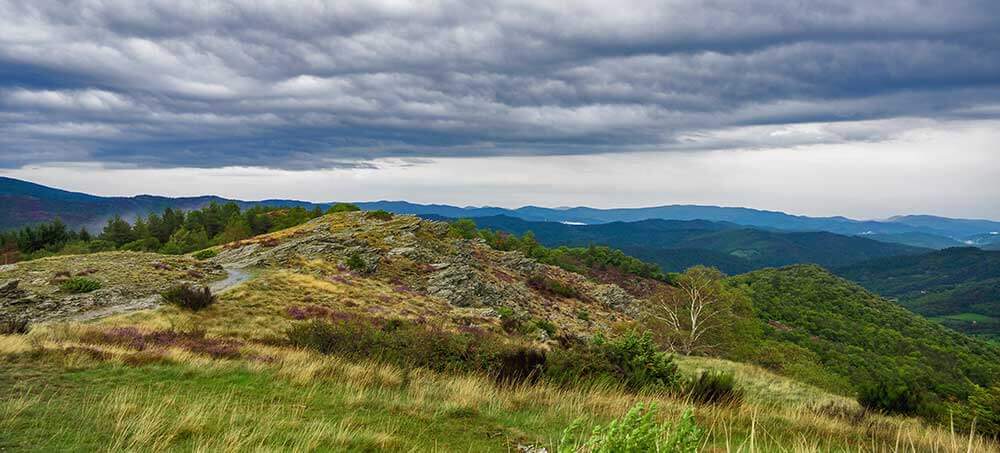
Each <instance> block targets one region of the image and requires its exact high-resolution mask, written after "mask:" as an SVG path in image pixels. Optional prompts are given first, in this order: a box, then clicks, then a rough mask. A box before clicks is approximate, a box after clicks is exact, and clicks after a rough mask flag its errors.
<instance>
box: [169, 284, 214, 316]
mask: <svg viewBox="0 0 1000 453" xmlns="http://www.w3.org/2000/svg"><path fill="white" fill-rule="evenodd" d="M162 296H163V299H165V300H166V301H167V302H169V303H171V304H174V305H176V306H178V307H181V308H184V309H188V310H191V311H198V310H201V309H203V308H206V307H208V306H210V305H212V304H214V303H215V300H216V298H215V295H214V294H212V291H211V290H210V289H208V288H207V287H201V288H194V287H192V286H190V285H177V286H174V287H172V288H170V289H168V290H167V291H165V292H164V293H163V294H162Z"/></svg>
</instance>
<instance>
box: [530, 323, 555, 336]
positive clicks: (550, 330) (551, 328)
mask: <svg viewBox="0 0 1000 453" xmlns="http://www.w3.org/2000/svg"><path fill="white" fill-rule="evenodd" d="M535 327H537V328H538V329H539V330H541V331H543V332H545V335H548V337H549V338H555V336H556V325H555V324H553V323H552V321H549V320H547V319H536V320H535Z"/></svg>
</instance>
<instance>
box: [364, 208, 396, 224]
mask: <svg viewBox="0 0 1000 453" xmlns="http://www.w3.org/2000/svg"><path fill="white" fill-rule="evenodd" d="M365 217H367V218H369V219H375V220H381V221H383V222H384V221H387V220H392V213H391V212H389V211H386V210H384V209H379V210H377V211H368V212H366V213H365Z"/></svg>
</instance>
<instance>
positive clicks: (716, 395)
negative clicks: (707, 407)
mask: <svg viewBox="0 0 1000 453" xmlns="http://www.w3.org/2000/svg"><path fill="white" fill-rule="evenodd" d="M684 393H685V394H687V395H688V397H689V398H691V400H693V401H697V402H699V403H704V404H722V405H738V404H740V403H741V402H742V401H743V392H742V391H740V390H739V389H738V388H736V378H735V376H734V375H733V373H731V372H724V371H703V372H702V373H700V374H699V375H698V377H695V378H692V379H691V380H689V381H688V382H687V383H686V384H685V388H684Z"/></svg>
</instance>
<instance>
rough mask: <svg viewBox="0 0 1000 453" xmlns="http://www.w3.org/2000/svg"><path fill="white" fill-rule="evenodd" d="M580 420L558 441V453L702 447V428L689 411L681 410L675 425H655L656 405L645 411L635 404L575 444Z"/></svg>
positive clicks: (680, 451)
mask: <svg viewBox="0 0 1000 453" xmlns="http://www.w3.org/2000/svg"><path fill="white" fill-rule="evenodd" d="M581 426H582V420H579V419H578V420H577V421H575V422H573V424H571V425H570V426H569V427H568V428H566V430H565V431H563V435H562V438H561V439H560V441H559V450H558V451H559V452H560V453H570V452H590V453H640V452H641V453H645V452H674V453H694V452H697V451H698V447H699V446H700V445H701V439H702V435H703V431H702V429H701V428H700V427H699V426H698V424H697V423H695V420H694V415H693V414H692V413H691V409H688V410H686V411H684V414H683V415H681V418H680V419H678V420H677V422H676V424H673V425H672V424H670V423H657V422H656V405H650V406H649V407H648V408H647V407H646V406H644V405H643V404H642V403H639V404H636V405H635V406H632V408H631V409H629V411H628V412H626V413H625V415H624V416H622V417H621V418H619V419H617V420H612V421H611V422H610V423H608V424H607V425H606V426H600V425H598V426H596V427H594V429H593V431H591V433H590V436H589V437H588V438H586V439H585V440H583V441H582V442H578V441H575V440H574V438H575V437H576V436H575V432H576V431H579V430H580V428H581Z"/></svg>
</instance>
